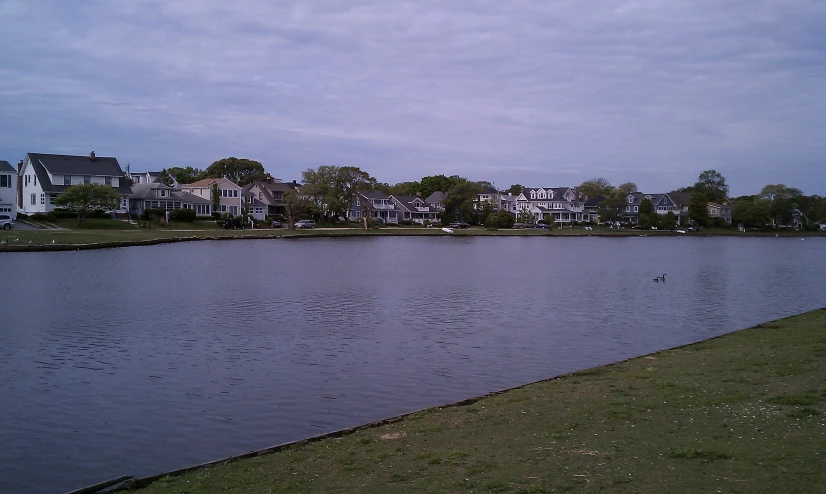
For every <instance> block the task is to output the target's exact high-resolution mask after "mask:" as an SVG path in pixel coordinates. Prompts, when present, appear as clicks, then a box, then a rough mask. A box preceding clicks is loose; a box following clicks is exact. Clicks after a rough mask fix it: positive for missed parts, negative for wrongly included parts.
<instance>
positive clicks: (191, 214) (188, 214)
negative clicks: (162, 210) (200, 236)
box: [169, 209, 196, 223]
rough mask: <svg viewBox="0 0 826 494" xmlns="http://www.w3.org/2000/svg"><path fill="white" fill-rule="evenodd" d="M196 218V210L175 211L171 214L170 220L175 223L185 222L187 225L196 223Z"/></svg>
mask: <svg viewBox="0 0 826 494" xmlns="http://www.w3.org/2000/svg"><path fill="white" fill-rule="evenodd" d="M195 216H196V214H195V210H194V209H175V210H173V211H172V212H171V213H169V219H171V220H173V221H185V222H187V223H192V222H193V221H195Z"/></svg>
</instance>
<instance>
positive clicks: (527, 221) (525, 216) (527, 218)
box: [516, 209, 536, 225]
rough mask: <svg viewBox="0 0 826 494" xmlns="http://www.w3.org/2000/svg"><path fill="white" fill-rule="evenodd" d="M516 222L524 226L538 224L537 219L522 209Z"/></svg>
mask: <svg viewBox="0 0 826 494" xmlns="http://www.w3.org/2000/svg"><path fill="white" fill-rule="evenodd" d="M516 220H517V221H518V222H519V223H522V224H524V225H533V224H534V223H536V217H535V216H534V215H533V213H531V212H530V211H529V210H527V209H520V210H519V213H518V214H517V215H516Z"/></svg>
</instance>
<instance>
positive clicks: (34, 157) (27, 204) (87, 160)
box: [18, 151, 132, 214]
mask: <svg viewBox="0 0 826 494" xmlns="http://www.w3.org/2000/svg"><path fill="white" fill-rule="evenodd" d="M19 176H20V177H22V180H20V181H18V187H20V197H19V199H20V200H21V201H22V204H20V211H21V212H23V213H26V214H33V213H48V212H49V211H52V210H53V209H54V208H55V199H56V198H57V196H58V195H60V193H61V192H63V191H64V190H66V189H68V188H69V187H71V186H72V185H80V184H103V185H108V186H110V187H112V188H113V189H114V190H115V191H116V192H117V193H118V194H120V196H121V204H120V207H119V208H118V209H117V210H116V211H115V212H116V213H120V214H126V212H127V211H128V208H129V196H130V195H131V194H132V189H131V188H130V187H129V181H128V179H127V178H126V177H125V176H124V173H123V170H122V169H121V167H120V164H119V163H118V160H117V159H115V158H112V157H103V156H95V152H94V151H92V152H91V153H89V156H68V155H62V154H39V153H28V154H26V159H25V160H23V164H22V165H21V166H20V171H19Z"/></svg>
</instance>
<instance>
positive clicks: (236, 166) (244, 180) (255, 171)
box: [203, 156, 272, 187]
mask: <svg viewBox="0 0 826 494" xmlns="http://www.w3.org/2000/svg"><path fill="white" fill-rule="evenodd" d="M203 178H226V179H228V180H231V181H232V182H234V183H235V184H236V185H240V186H242V187H243V186H244V185H247V184H250V183H252V182H256V181H262V182H265V181H267V180H269V179H271V178H272V176H271V175H270V174H269V173H267V171H266V170H264V165H262V164H261V163H260V162H258V161H255V160H250V159H246V158H236V157H234V156H231V157H229V158H224V159H221V160H218V161H216V162H215V163H213V164H211V165H209V167H207V169H206V170H205V171H204V177H203Z"/></svg>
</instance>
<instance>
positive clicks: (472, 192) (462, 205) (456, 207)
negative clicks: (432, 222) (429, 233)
mask: <svg viewBox="0 0 826 494" xmlns="http://www.w3.org/2000/svg"><path fill="white" fill-rule="evenodd" d="M425 178H426V177H425ZM423 180H424V179H423ZM451 180H454V181H455V185H453V186H451V187H450V189H448V190H447V193H446V194H445V198H444V200H443V204H444V206H445V210H444V212H443V213H442V220H443V221H442V222H443V223H450V222H451V221H464V222H466V223H476V221H475V218H474V217H475V216H476V210H475V209H474V207H473V201H474V199H476V197H477V196H478V195H479V186H478V185H476V184H475V183H473V182H471V181H469V180H467V179H465V178H460V177H455V178H453V177H451Z"/></svg>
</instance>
